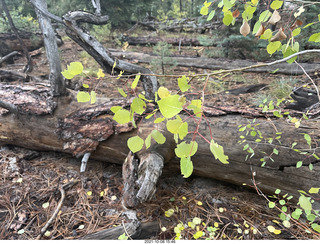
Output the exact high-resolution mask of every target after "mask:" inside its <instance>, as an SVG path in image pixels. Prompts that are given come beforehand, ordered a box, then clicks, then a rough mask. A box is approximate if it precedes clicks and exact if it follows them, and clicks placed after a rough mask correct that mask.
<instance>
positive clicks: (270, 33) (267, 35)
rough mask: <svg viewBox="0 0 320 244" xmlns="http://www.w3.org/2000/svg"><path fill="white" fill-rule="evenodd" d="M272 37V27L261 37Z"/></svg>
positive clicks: (264, 38)
mask: <svg viewBox="0 0 320 244" xmlns="http://www.w3.org/2000/svg"><path fill="white" fill-rule="evenodd" d="M271 37H272V31H271V30H270V29H267V30H265V31H264V33H263V34H262V35H261V36H260V39H263V40H267V39H270V38H271Z"/></svg>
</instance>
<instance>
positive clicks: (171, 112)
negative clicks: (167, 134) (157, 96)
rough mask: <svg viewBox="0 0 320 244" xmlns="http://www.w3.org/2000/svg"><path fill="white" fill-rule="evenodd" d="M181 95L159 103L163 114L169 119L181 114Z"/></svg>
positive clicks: (164, 99) (166, 98) (169, 97)
mask: <svg viewBox="0 0 320 244" xmlns="http://www.w3.org/2000/svg"><path fill="white" fill-rule="evenodd" d="M179 98H180V97H179V95H173V96H168V97H165V98H163V99H161V100H160V101H158V102H157V103H158V105H159V109H160V112H161V114H162V115H163V116H164V117H165V118H167V119H169V118H172V117H173V116H175V115H177V114H179V113H180V111H181V110H182V104H181V102H180V100H179Z"/></svg>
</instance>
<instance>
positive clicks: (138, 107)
mask: <svg viewBox="0 0 320 244" xmlns="http://www.w3.org/2000/svg"><path fill="white" fill-rule="evenodd" d="M146 107H147V105H146V103H145V102H144V101H143V100H142V99H140V98H138V97H136V98H134V99H133V101H132V103H131V110H132V111H133V112H136V113H137V114H140V115H141V114H143V112H144V111H145V110H146Z"/></svg>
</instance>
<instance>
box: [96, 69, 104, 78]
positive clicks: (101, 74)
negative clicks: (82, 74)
mask: <svg viewBox="0 0 320 244" xmlns="http://www.w3.org/2000/svg"><path fill="white" fill-rule="evenodd" d="M97 77H98V78H103V77H104V73H103V71H102V69H99V71H98V72H97Z"/></svg>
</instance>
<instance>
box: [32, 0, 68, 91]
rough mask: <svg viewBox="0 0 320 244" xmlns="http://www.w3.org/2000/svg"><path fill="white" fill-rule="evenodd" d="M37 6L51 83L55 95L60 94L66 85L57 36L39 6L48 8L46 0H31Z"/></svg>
mask: <svg viewBox="0 0 320 244" xmlns="http://www.w3.org/2000/svg"><path fill="white" fill-rule="evenodd" d="M30 1H31V3H32V4H33V5H34V6H35V8H36V13H37V16H38V20H39V25H40V29H41V31H42V34H43V38H44V46H45V48H46V53H47V58H48V60H49V65H50V75H49V80H50V85H51V91H52V94H53V96H60V95H63V94H65V92H66V87H65V81H64V79H63V76H62V74H61V71H62V70H61V62H60V57H59V52H58V45H57V42H56V36H55V33H54V31H53V28H52V25H51V21H50V19H49V18H48V17H47V16H44V15H43V14H42V12H40V11H39V10H38V9H37V7H41V8H42V9H45V10H47V4H46V2H45V0H30Z"/></svg>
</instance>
